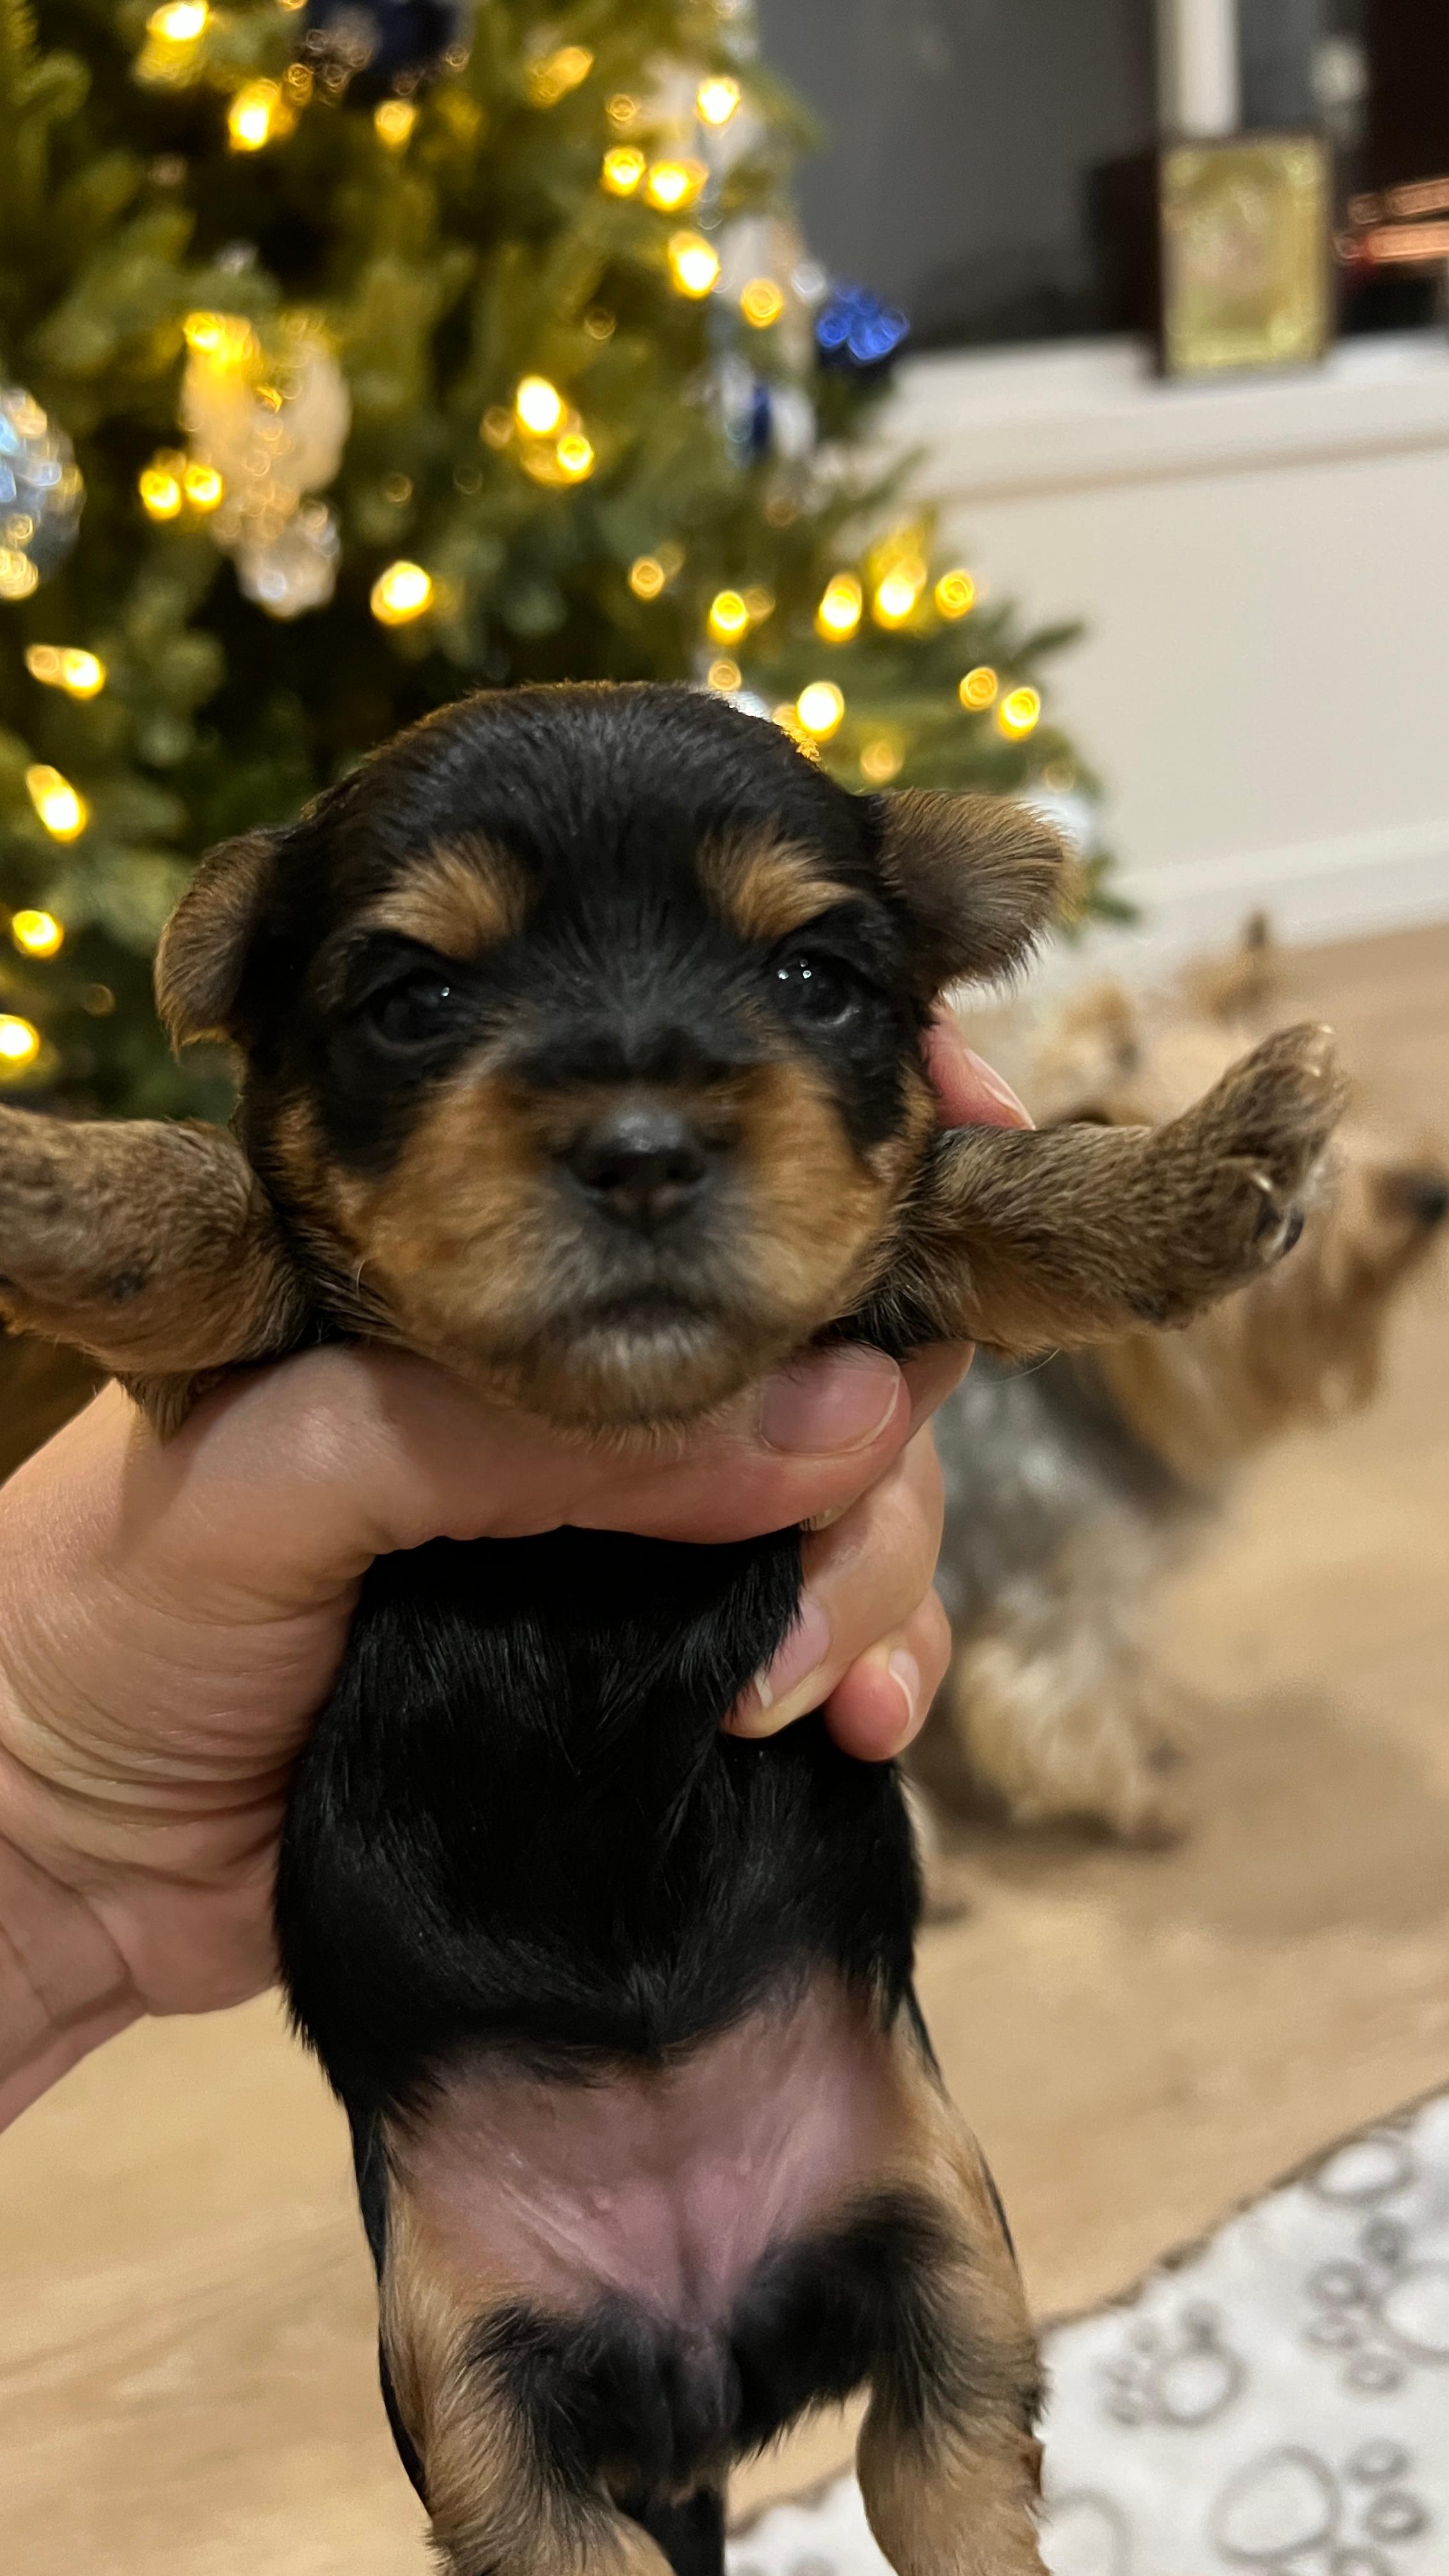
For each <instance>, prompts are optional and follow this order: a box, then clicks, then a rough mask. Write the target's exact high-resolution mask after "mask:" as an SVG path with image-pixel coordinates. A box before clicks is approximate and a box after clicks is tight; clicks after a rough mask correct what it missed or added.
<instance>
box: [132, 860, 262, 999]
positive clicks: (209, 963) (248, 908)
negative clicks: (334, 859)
mask: <svg viewBox="0 0 1449 2576" xmlns="http://www.w3.org/2000/svg"><path fill="white" fill-rule="evenodd" d="M273 865H274V844H273V841H272V836H271V834H270V833H269V832H246V833H244V834H243V835H242V837H241V839H240V840H236V841H223V842H222V844H221V846H220V848H219V849H215V850H212V851H209V852H208V854H207V856H206V857H205V858H204V859H203V860H202V862H201V865H200V867H199V868H198V869H197V871H196V874H195V876H194V877H193V878H192V880H191V883H190V885H189V886H188V887H187V889H186V892H185V894H184V895H183V896H182V898H181V901H180V903H179V904H178V905H177V907H176V910H175V911H174V912H173V914H172V915H171V918H170V920H169V921H168V923H167V924H166V927H165V929H164V930H163V932H162V934H161V945H160V947H159V949H158V950H157V952H156V1008H157V1010H158V1012H159V1013H160V1015H161V1025H162V1027H163V1028H164V1029H165V1031H166V1034H167V1036H168V1037H169V1038H170V1040H171V1043H172V1045H173V1046H183V1045H189V1044H190V1042H191V1041H192V1040H193V1039H195V1038H220V1037H229V1036H230V1035H231V1034H232V1024H233V1017H234V1013H235V1008H236V998H237V990H238V987H239V985H240V983H241V976H242V968H243V966H244V964H245V962H246V952H247V947H248V944H249V942H250V939H251V935H252V931H253V929H254V928H255V926H256V919H257V915H258V913H259V912H260V910H261V908H262V905H263V904H264V902H265V901H266V897H267V893H268V890H269V888H270V885H271V881H272V869H273Z"/></svg>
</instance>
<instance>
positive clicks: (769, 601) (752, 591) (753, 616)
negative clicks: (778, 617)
mask: <svg viewBox="0 0 1449 2576" xmlns="http://www.w3.org/2000/svg"><path fill="white" fill-rule="evenodd" d="M745 606H746V608H747V609H748V610H749V612H750V624H751V625H752V626H763V624H764V622H765V620H766V618H767V617H773V616H774V614H775V594H774V592H773V591H772V590H766V588H765V586H764V583H763V582H759V581H756V582H751V584H750V587H749V589H748V590H747V591H746V592H745Z"/></svg>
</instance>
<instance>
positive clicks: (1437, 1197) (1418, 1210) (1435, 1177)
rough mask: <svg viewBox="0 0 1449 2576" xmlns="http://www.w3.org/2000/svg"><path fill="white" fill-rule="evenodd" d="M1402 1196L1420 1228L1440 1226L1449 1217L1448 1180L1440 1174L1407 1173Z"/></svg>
mask: <svg viewBox="0 0 1449 2576" xmlns="http://www.w3.org/2000/svg"><path fill="white" fill-rule="evenodd" d="M1404 1195H1405V1197H1406V1198H1407V1200H1408V1202H1409V1210H1410V1213H1411V1215H1413V1216H1415V1217H1417V1219H1418V1221H1419V1223H1420V1225H1422V1226H1436V1225H1442V1224H1443V1222H1444V1219H1445V1217H1446V1216H1449V1180H1446V1179H1445V1176H1444V1174H1443V1173H1442V1172H1407V1173H1406V1174H1405V1175H1404Z"/></svg>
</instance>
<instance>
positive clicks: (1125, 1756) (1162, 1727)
mask: <svg viewBox="0 0 1449 2576" xmlns="http://www.w3.org/2000/svg"><path fill="white" fill-rule="evenodd" d="M1279 985H1280V972H1279V962H1278V960H1277V957H1276V953H1275V951H1274V949H1273V945H1272V942H1271V939H1270V936H1269V933H1268V926H1267V924H1266V922H1265V921H1264V920H1263V919H1262V918H1261V916H1255V917H1254V919H1253V920H1252V921H1250V922H1249V923H1248V924H1247V926H1246V929H1245V932H1244V936H1243V940H1242V943H1241V945H1240V947H1239V948H1238V949H1237V950H1236V951H1235V952H1234V953H1232V954H1231V955H1229V956H1227V957H1224V958H1222V959H1211V960H1208V961H1206V962H1205V963H1204V964H1203V965H1201V966H1199V967H1197V968H1196V969H1194V970H1192V971H1190V972H1189V973H1188V974H1187V975H1186V976H1185V977H1184V978H1183V981H1182V984H1181V987H1180V988H1179V989H1177V990H1169V991H1166V992H1163V993H1161V994H1147V995H1131V994H1129V993H1128V992H1127V991H1126V990H1125V989H1124V988H1123V987H1122V986H1121V985H1120V984H1117V983H1115V982H1105V983H1097V984H1091V985H1088V986H1087V987H1086V988H1085V989H1084V990H1083V991H1082V992H1081V993H1079V994H1078V995H1076V996H1074V997H1072V998H1070V999H1069V1000H1068V1001H1067V1002H1066V1003H1065V1004H1063V1005H1062V1006H1060V1007H1059V1008H1058V1009H1056V1010H1055V1011H1052V1012H1048V1013H1047V1014H1046V1016H1045V1017H1044V1019H1043V1020H1042V1021H1041V1022H1040V1024H1039V1025H1038V1026H1037V1027H1036V1028H1035V1030H1034V1031H1032V1032H1031V1033H1030V1035H1028V1036H1027V1038H1026V1040H1025V1047H1024V1063H1023V1065H1022V1067H1021V1069H1020V1080H1021V1086H1022V1089H1023V1092H1024V1093H1025V1095H1026V1097H1027V1098H1028V1100H1029V1101H1030V1103H1031V1105H1032V1107H1033V1108H1034V1109H1035V1110H1036V1111H1037V1113H1038V1116H1039V1117H1040V1118H1041V1119H1042V1120H1043V1122H1062V1121H1065V1122H1068V1123H1072V1122H1079V1121H1082V1120H1091V1121H1093V1122H1095V1123H1097V1124H1098V1125H1102V1126H1107V1127H1123V1126H1126V1127H1130V1128H1133V1129H1135V1130H1138V1131H1140V1130H1141V1128H1143V1127H1144V1126H1151V1127H1160V1126H1163V1125H1164V1124H1165V1123H1167V1122H1170V1121H1171V1120H1172V1119H1174V1118H1176V1117H1177V1116H1178V1115H1179V1114H1180V1113H1181V1111H1182V1110H1183V1109H1184V1108H1185V1107H1186V1106H1187V1104H1188V1102H1189V1101H1191V1100H1193V1099H1194V1098H1196V1096H1197V1094H1198V1092H1199V1091H1200V1090H1201V1089H1202V1088H1203V1087H1204V1085H1205V1084H1207V1083H1210V1082H1212V1081H1213V1080H1214V1079H1215V1078H1217V1077H1218V1076H1220V1075H1221V1073H1222V1071H1223V1068H1224V1067H1225V1066H1226V1065H1227V1064H1228V1063H1229V1062H1230V1061H1231V1060H1232V1058H1233V1057H1234V1056H1235V1055H1236V1054H1238V1053H1239V1052H1240V1051H1241V1049H1242V1048H1243V1046H1245V1045H1246V1044H1247V1043H1248V1042H1249V1040H1250V1037H1251V1036H1252V1035H1254V1034H1257V1035H1260V1036H1261V1034H1262V1032H1263V1031H1264V1029H1266V1028H1271V1026H1272V1025H1273V1022H1274V1019H1275V1018H1279V1019H1281V1016H1282V1003H1281V998H1280V991H1279ZM1007 1043H1008V1045H1009V1044H1010V1034H1009V1033H1008V1038H1007ZM1013 1069H1014V1070H1015V1068H1013ZM1446 1215H1449V1165H1446V1162H1445V1158H1444V1154H1443V1152H1442V1150H1441V1149H1439V1148H1437V1147H1435V1146H1434V1145H1432V1144H1430V1143H1428V1142H1426V1141H1425V1140H1423V1139H1421V1138H1416V1137H1414V1136H1412V1135H1408V1136H1406V1135H1403V1134H1400V1133H1397V1132H1395V1129H1394V1128H1393V1126H1392V1125H1391V1124H1386V1123H1384V1122H1382V1121H1379V1120H1376V1119H1375V1118H1374V1117H1373V1116H1371V1114H1370V1113H1369V1112H1368V1111H1367V1110H1366V1109H1365V1108H1364V1107H1362V1106H1361V1104H1360V1103H1359V1102H1358V1101H1357V1100H1355V1102H1354V1103H1353V1105H1352V1107H1351V1108H1350V1111H1349V1114H1348V1116H1347V1117H1346V1119H1345V1120H1344V1122H1343V1124H1342V1126H1341V1127H1340V1128H1339V1130H1338V1133H1337V1134H1336V1136H1335V1138H1334V1142H1333V1150H1332V1153H1331V1155H1329V1156H1327V1157H1326V1158H1325V1161H1324V1163H1323V1165H1322V1166H1321V1167H1320V1170H1319V1172H1318V1174H1317V1175H1316V1178H1315V1184H1314V1187H1313V1189H1312V1190H1311V1192H1310V1193H1309V1198H1308V1204H1307V1210H1306V1221H1305V1225H1304V1231H1303V1238H1302V1241H1301V1243H1300V1244H1299V1246H1298V1249H1297V1251H1296V1252H1295V1253H1294V1255H1293V1258H1292V1260H1291V1261H1288V1262H1284V1263H1283V1264H1282V1265H1281V1267H1276V1268H1274V1269H1271V1270H1266V1271H1264V1272H1263V1273H1262V1274H1261V1275H1260V1276H1259V1277H1258V1278H1257V1279H1255V1280H1253V1281H1252V1282H1251V1283H1250V1284H1249V1285H1247V1286H1245V1287H1243V1288H1241V1289H1239V1290H1238V1291H1237V1292H1236V1293H1235V1294H1234V1295H1233V1296H1231V1297H1228V1298H1225V1299H1224V1300H1223V1301H1222V1303H1221V1304H1219V1305H1216V1306H1214V1307H1212V1308H1211V1309H1209V1310H1205V1311H1204V1312H1203V1313H1201V1314H1199V1315H1197V1316H1195V1317H1193V1318H1192V1319H1191V1320H1190V1321H1189V1322H1188V1323H1187V1325H1186V1326H1185V1328H1184V1330H1183V1331H1181V1332H1180V1333H1172V1334H1162V1333H1147V1332H1143V1331H1141V1330H1140V1329H1138V1328H1135V1327H1134V1328H1132V1329H1130V1330H1128V1331H1126V1332H1123V1333H1121V1334H1118V1335H1115V1336H1113V1337H1112V1338H1111V1339H1110V1340H1108V1341H1104V1342H1102V1343H1100V1344H1099V1345H1098V1346H1097V1347H1096V1348H1095V1349H1093V1350H1091V1351H1085V1352H1077V1353H1071V1352H1064V1353H1062V1354H1060V1355H1057V1356H1054V1357H1052V1358H1051V1359H1049V1360H1048V1361H1047V1362H1046V1363H1045V1365H1041V1366H1033V1367H1030V1368H1027V1369H1022V1370H1018V1369H1013V1368H1011V1367H1010V1366H1007V1365H1004V1364H1002V1363H1000V1362H997V1361H994V1360H993V1359H991V1358H990V1357H988V1356H986V1355H983V1357H982V1358H981V1360H980V1361H979V1362H978V1364H977V1367H976V1369H975V1370H973V1372H972V1374H971V1376H970V1377H969V1378H968V1379H967V1380H966V1381H965V1383H964V1384H963V1386H962V1387H961V1388H960V1389H959V1391H958V1392H957V1394H956V1395H954V1396H953V1397H951V1398H949V1399H948V1401H947V1403H946V1404H945V1405H944V1406H943V1407H942V1410H941V1412H940V1414H939V1416H938V1418H937V1440H938V1446H939V1448H940V1452H941V1459H942V1465H943V1467H944V1470H945V1477H946V1493H947V1516H946V1532H945V1540H944V1544H943V1546H942V1550H941V1563H940V1569H939V1573H938V1577H937V1581H938V1586H939V1589H940V1592H941V1595H942V1598H943V1600H944V1601H945V1604H946V1607H947V1610H948V1611H949V1613H950V1617H951V1622H952V1628H953V1632H954V1652H953V1657H952V1664H951V1670H950V1673H949V1675H948V1678H947V1680H946V1682H945V1684H944V1685H943V1687H942V1690H941V1693H940V1696H939V1698H938V1700H937V1703H936V1708H935V1711H934V1712H933V1715H932V1718H931V1722H930V1725H929V1727H928V1729H927V1731H926V1735H925V1737H924V1738H923V1739H922V1741H921V1743H920V1745H919V1747H918V1748H917V1750H916V1751H915V1753H914V1754H913V1756H912V1761H913V1766H914V1767H915V1768H916V1770H917V1773H918V1776H920V1777H921V1778H922V1779H924V1781H925V1782H926V1783H928V1784H929V1787H930V1788H931V1789H933V1790H934V1791H935V1792H936V1793H937V1794H938V1795H939V1796H941V1797H943V1798H944V1799H945V1800H946V1801H947V1802H948V1803H952V1802H955V1801H956V1800H957V1799H959V1797H960V1795H961V1794H962V1793H963V1792H966V1793H968V1794H972V1795H978V1796H979V1793H981V1792H983V1791H984V1792H985V1793H986V1794H987V1796H988V1798H989V1799H990V1801H991V1802H992V1803H993V1804H995V1805H996V1806H998V1807H999V1808H1001V1809H1004V1811H1005V1812H1006V1814H1007V1815H1008V1816H1010V1817H1011V1818H1013V1819H1014V1820H1015V1821H1016V1822H1018V1823H1022V1824H1044V1823H1055V1822H1063V1821H1067V1820H1076V1821H1085V1822H1088V1823H1092V1824H1095V1825H1098V1826H1101V1827H1104V1828H1105V1829H1106V1830H1107V1831H1108V1832H1109V1833H1112V1834H1115V1835H1117V1836H1119V1837H1121V1838H1122V1839H1123V1840H1126V1841H1135V1842H1147V1843H1153V1842H1162V1841H1167V1840H1170V1839H1171V1838H1172V1837H1173V1836H1174V1835H1175V1834H1176V1833H1178V1832H1179V1831H1180V1830H1181V1828H1182V1826H1183V1824H1184V1823H1185V1821H1186V1810H1185V1807H1184V1805H1183V1804H1182V1803H1181V1801H1180V1800H1179V1798H1178V1795H1177V1793H1176V1791H1175V1789H1174V1787H1173V1785H1172V1782H1171V1780H1170V1778H1169V1777H1167V1776H1165V1774H1166V1771H1167V1768H1168V1766H1170V1764H1171V1763H1172V1761H1173V1758H1174V1756H1175V1755H1176V1754H1177V1752H1178V1751H1180V1750H1181V1746H1182V1742H1183V1739H1184V1737H1185V1736H1186V1735H1187V1734H1190V1732H1191V1726H1190V1716H1191V1712H1190V1710H1189V1708H1188V1706H1187V1704H1186V1703H1185V1701H1184V1698H1183V1695H1182V1693H1181V1691H1180V1689H1179V1688H1178V1686H1177V1685H1176V1684H1175V1683H1174V1682H1173V1681H1172V1680H1171V1678H1170V1677H1169V1675H1168V1673H1167V1672H1166V1670H1165V1669H1164V1668H1163V1666H1162V1664H1161V1662H1160V1661H1159V1659H1158V1656H1157V1655H1156V1653H1155V1652H1154V1651H1153V1644H1152V1611H1153V1607H1154V1602H1155V1596H1156V1593H1157V1590H1158V1588H1159V1587H1160V1585H1161V1583H1162V1581H1163V1579H1164V1577H1165V1576H1166V1575H1167V1574H1168V1573H1170V1572H1172V1571H1174V1570H1175V1569H1176V1568H1177V1567H1178V1566H1180V1565H1181V1564H1182V1562H1183V1561H1184V1558H1185V1557H1186V1556H1187V1555H1188V1554H1189V1553H1190V1552H1191V1550H1192V1549H1193V1548H1194V1547H1195V1546H1197V1545H1200V1544H1201V1543H1202V1541H1203V1540H1204V1539H1205V1537H1206V1536H1207V1534H1208V1532H1209V1531H1210V1530H1211V1528H1212V1526H1213V1521H1214V1518H1215V1516H1216V1515H1217V1513H1218V1512H1219V1511H1220V1510H1221V1508H1222V1507H1223V1505H1224V1504H1225V1503H1226V1502H1227V1500H1228V1499H1229V1497H1230V1496H1231V1494H1232V1492H1233V1490H1234V1486H1235V1483H1236V1478H1237V1472H1238V1470H1239V1468H1240V1467H1241V1466H1243V1465H1244V1464H1246V1462H1247V1461H1249V1460H1250V1459H1252V1458H1254V1457H1256V1456H1257V1455H1259V1454H1260V1453H1261V1451H1262V1450H1264V1449H1265V1448H1267V1447H1268V1446H1269V1445H1270V1444H1271V1443H1272V1442H1273V1441H1275V1440H1277V1439H1279V1438H1281V1437H1282V1436H1284V1435H1285V1434H1286V1433H1288V1432H1290V1431H1293V1430H1297V1429H1300V1428H1302V1427H1305V1426H1307V1425H1311V1424H1320V1423H1326V1422H1331V1421H1335V1420H1337V1419H1340V1418H1341V1417H1342V1416H1343V1415H1344V1414H1346V1413H1350V1412H1353V1411H1355V1410H1356V1409H1357V1408H1359V1407H1360V1406H1362V1405H1364V1404H1367V1403H1368V1402H1369V1401H1370V1399H1371V1398H1372V1396H1373V1395H1374V1393H1375V1391H1376V1389H1377V1387H1378V1385H1379V1382H1380V1377H1381V1373H1382V1368H1383V1360H1384V1351H1385V1343H1386V1338H1387V1335H1388V1330H1389V1326H1390V1324H1391V1322H1392V1320H1393V1317H1394V1315H1395V1312H1396V1310H1397V1308H1398V1307H1399V1306H1400V1305H1401V1303H1402V1302H1403V1296H1404V1292H1405V1290H1406V1289H1407V1288H1408V1287H1409V1286H1410V1284H1411V1283H1412V1282H1413V1281H1414V1280H1415V1279H1416V1278H1417V1277H1418V1276H1419V1274H1420V1273H1421V1272H1422V1270H1423V1267H1424V1264H1425V1262H1426V1260H1427V1259H1428V1257H1429V1255H1430V1253H1431V1252H1432V1250H1433V1248H1434V1245H1435V1243H1436V1240H1437V1239H1438V1238H1439V1236H1440V1233H1441V1229H1442V1228H1443V1225H1444V1220H1445V1217H1446ZM927 1848H928V1852H931V1853H932V1855H933V1858H934V1861H935V1867H936V1872H937V1876H938V1881H939V1883H938V1885H937V1887H936V1888H935V1890H934V1891H933V1893H934V1894H935V1897H936V1901H937V1903H938V1905H939V1908H940V1910H942V1911H948V1910H951V1907H952V1904H953V1900H954V1899H955V1898H956V1896H957V1894H958V1888H957V1877H958V1873H956V1872H955V1871H954V1870H953V1868H952V1865H951V1863H950V1861H949V1859H947V1858H945V1857H944V1856H942V1855H941V1854H940V1853H939V1852H938V1851H937V1849H936V1846H935V1837H934V1836H932V1835H930V1834H929V1833H928V1836H927Z"/></svg>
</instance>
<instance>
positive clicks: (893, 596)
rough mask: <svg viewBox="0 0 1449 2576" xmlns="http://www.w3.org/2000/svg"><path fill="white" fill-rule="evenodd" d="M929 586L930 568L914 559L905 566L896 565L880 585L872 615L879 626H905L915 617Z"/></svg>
mask: <svg viewBox="0 0 1449 2576" xmlns="http://www.w3.org/2000/svg"><path fill="white" fill-rule="evenodd" d="M925 586H926V567H925V565H924V564H923V563H920V562H918V561H917V560H916V559H915V558H914V557H912V558H911V559H910V560H908V561H907V562H905V563H899V564H892V566H891V569H890V571H889V572H888V573H885V574H884V575H883V576H882V578H881V580H880V581H879V582H878V583H877V585H876V592H875V597H874V598H873V599H872V601H871V603H870V613H871V615H872V617H873V618H874V619H875V622H876V624H877V626H904V624H905V622H906V620H907V618H908V617H912V616H914V614H915V609H916V602H917V601H918V599H919V598H920V596H921V593H922V591H923V590H924V588H925Z"/></svg>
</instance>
